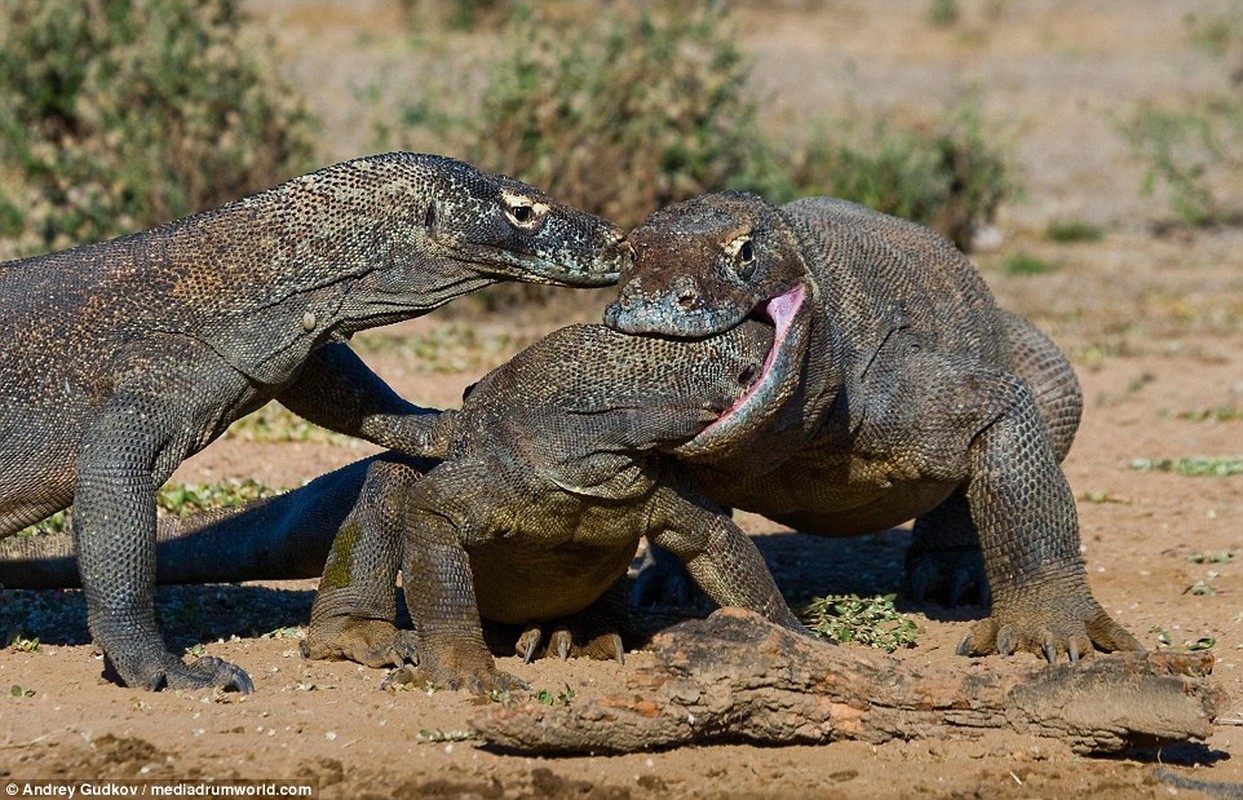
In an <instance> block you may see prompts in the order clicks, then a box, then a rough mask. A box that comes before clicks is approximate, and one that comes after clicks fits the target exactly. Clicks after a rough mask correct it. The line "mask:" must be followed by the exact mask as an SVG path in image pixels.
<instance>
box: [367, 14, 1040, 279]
mask: <svg viewBox="0 0 1243 800" xmlns="http://www.w3.org/2000/svg"><path fill="white" fill-rule="evenodd" d="M620 5H621V4H616V5H610V6H607V7H606V8H604V9H600V8H596V7H586V6H580V5H576V6H574V8H577V9H578V10H579V12H580V13H577V14H575V13H572V11H567V5H562V4H546V5H545V6H544V7H541V8H540V9H538V10H537V9H534V8H530V7H528V8H525V9H523V10H521V11H516V10H512V9H511V11H510V13H509V14H508V15H506V16H505V18H504V20H503V21H502V22H501V23H500V30H499V32H498V33H497V35H499V36H501V41H502V44H501V45H500V46H499V47H498V48H497V49H496V53H495V55H494V57H493V58H491V59H490V60H488V61H487V62H486V63H485V64H484V65H483V66H482V67H481V69H480V73H481V74H482V76H483V77H482V83H483V88H482V90H481V92H480V94H479V95H478V96H477V97H476V98H474V99H473V101H470V100H468V101H466V102H463V98H462V96H461V94H462V93H461V89H460V87H455V88H453V89H447V88H445V87H441V88H440V89H429V88H428V86H429V85H430V84H429V85H425V86H424V87H423V93H422V94H421V95H420V96H418V97H416V98H407V99H406V100H404V101H403V103H404V105H403V106H402V110H401V111H399V112H398V114H397V115H396V117H395V118H396V119H400V120H401V121H402V125H401V127H400V128H394V127H393V126H392V125H391V123H388V122H385V123H381V125H380V126H379V130H380V132H381V134H382V136H381V139H382V142H383V146H384V147H385V148H386V149H387V148H389V147H393V146H397V147H405V146H407V144H406V143H408V142H411V141H419V140H418V139H417V136H418V135H419V131H417V130H416V129H417V128H419V127H420V126H426V127H428V128H432V127H434V128H435V135H436V136H437V138H438V139H439V140H440V141H444V142H457V143H460V147H461V150H462V152H461V154H462V155H463V156H464V157H465V158H467V159H468V160H471V161H474V162H476V163H478V164H479V165H480V166H482V167H484V168H485V169H491V170H496V171H499V172H505V173H508V174H511V175H515V176H516V177H519V178H521V179H523V180H526V181H528V182H530V183H533V184H535V185H537V186H540V187H541V188H544V189H546V190H548V191H549V192H550V193H552V194H553V195H554V196H556V197H557V198H558V199H560V200H563V201H565V202H568V203H571V204H574V205H577V206H579V207H581V208H584V209H587V210H589V211H592V212H593V213H596V214H600V215H602V216H606V217H609V218H610V219H612V220H614V221H615V222H617V223H618V224H619V225H622V226H625V227H630V226H634V225H636V224H638V223H639V222H641V221H642V220H643V219H644V218H645V217H646V216H647V215H648V214H649V213H651V212H652V211H654V210H655V209H657V208H659V207H661V206H663V205H667V204H669V203H674V202H677V201H679V200H683V199H686V198H689V197H692V196H694V195H697V194H701V193H704V192H711V191H717V190H720V189H725V188H731V189H748V190H751V191H755V192H758V193H760V194H762V195H764V196H765V197H767V198H768V199H769V200H771V201H773V202H775V203H781V202H785V201H788V200H792V199H794V198H795V197H799V196H805V195H809V194H829V195H835V196H838V197H843V198H846V199H849V200H855V201H857V202H860V203H863V204H865V205H869V206H872V207H873V208H876V209H878V210H880V211H884V212H887V213H891V214H895V215H897V216H902V217H906V218H909V219H913V220H915V221H917V222H920V223H923V224H926V225H929V226H931V227H933V228H936V229H937V230H939V231H941V232H942V233H943V234H945V235H946V236H948V237H950V238H952V239H953V240H954V241H955V242H956V243H957V244H958V245H959V246H960V247H963V248H964V249H966V248H968V247H969V246H970V242H971V239H972V236H973V234H974V233H975V231H976V230H978V229H979V228H980V227H982V226H983V225H985V224H987V223H988V222H990V221H991V220H992V218H993V215H994V213H995V212H996V209H997V207H998V205H999V204H1000V203H1001V202H1003V201H1004V200H1005V199H1006V198H1007V197H1008V196H1009V195H1010V194H1011V192H1012V191H1013V190H1014V188H1015V185H1014V181H1013V179H1012V178H1011V177H1010V176H1009V175H1008V173H1007V164H1006V160H1005V158H1004V157H1003V154H1002V153H1001V152H1000V150H999V149H998V148H997V147H996V146H994V145H992V144H990V143H989V142H988V141H987V140H986V137H985V135H984V129H983V125H982V123H981V121H980V117H979V113H978V108H977V105H976V104H975V103H974V101H973V100H968V101H966V102H964V103H963V104H962V105H961V106H960V107H959V108H957V109H955V110H953V111H952V112H951V113H949V114H947V115H945V117H944V118H943V119H939V120H936V121H934V122H931V123H930V124H927V125H924V126H911V127H909V128H903V129H895V128H893V127H891V126H889V125H887V124H885V123H881V122H877V123H875V124H874V125H872V126H871V127H867V126H866V124H865V125H863V126H861V125H859V124H857V116H856V114H855V113H853V112H851V111H845V110H844V111H843V112H842V116H841V118H839V119H832V118H830V119H820V120H819V123H817V122H816V121H815V120H816V117H815V116H814V115H812V114H804V115H801V118H802V119H804V120H805V121H806V122H805V126H806V127H807V128H811V127H812V126H814V125H817V124H818V128H817V130H816V131H814V132H809V130H798V131H789V135H779V134H777V133H775V132H773V131H772V130H769V129H765V128H763V127H761V125H760V124H759V120H760V118H761V111H762V110H763V109H764V108H765V107H766V106H767V105H770V103H769V101H768V99H767V98H763V97H760V96H758V95H757V94H756V93H755V92H754V91H753V90H752V88H751V87H750V85H749V78H750V72H751V64H750V61H749V60H748V58H747V57H746V56H745V54H744V53H743V51H742V49H741V47H740V46H739V45H738V44H737V36H736V32H735V31H734V30H733V26H732V24H731V22H730V19H729V15H728V12H727V10H726V7H725V5H723V4H720V3H705V4H689V3H676V2H652V3H645V4H635V5H634V6H626V7H624V8H623V7H620ZM583 10H586V11H590V12H591V15H590V16H585V15H584V14H583V13H581V12H582V11H583ZM450 107H452V108H455V109H456V111H455V112H454V113H453V114H445V113H444V110H445V109H446V108H450ZM865 128H866V129H865ZM826 131H832V134H831V135H830V134H828V133H826ZM856 132H857V133H858V134H859V135H854V134H855V133H856ZM509 291H515V290H509ZM523 293H525V294H530V293H531V292H530V291H524V292H523ZM536 294H538V292H536Z"/></svg>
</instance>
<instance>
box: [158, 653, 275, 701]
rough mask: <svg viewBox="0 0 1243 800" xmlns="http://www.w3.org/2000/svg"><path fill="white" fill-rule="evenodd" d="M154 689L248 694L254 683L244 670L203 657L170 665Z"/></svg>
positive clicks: (222, 661)
mask: <svg viewBox="0 0 1243 800" xmlns="http://www.w3.org/2000/svg"><path fill="white" fill-rule="evenodd" d="M157 680H158V683H157V685H156V687H154V688H158V687H159V686H166V687H168V688H169V689H206V688H208V687H211V688H216V689H223V690H224V691H226V692H238V693H240V694H250V693H251V692H253V691H254V690H255V684H254V681H252V680H251V679H250V676H249V675H247V674H246V670H244V669H242V668H241V667H239V666H237V665H236V664H231V663H229V662H228V661H225V660H224V659H222V658H216V657H215V656H203V657H202V658H199V659H198V660H196V661H193V662H191V663H189V664H177V665H170V666H169V667H168V668H166V669H165V671H164V673H163V675H161V676H159V678H158V679H157Z"/></svg>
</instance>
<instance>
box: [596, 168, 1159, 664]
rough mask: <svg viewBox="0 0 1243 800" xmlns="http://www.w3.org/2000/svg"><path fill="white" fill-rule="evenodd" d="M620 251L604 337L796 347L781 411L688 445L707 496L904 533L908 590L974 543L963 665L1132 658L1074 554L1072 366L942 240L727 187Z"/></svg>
mask: <svg viewBox="0 0 1243 800" xmlns="http://www.w3.org/2000/svg"><path fill="white" fill-rule="evenodd" d="M630 239H631V243H632V244H633V246H634V247H635V251H636V260H635V262H634V268H633V270H632V271H629V272H625V273H623V276H622V285H621V289H620V292H619V296H618V298H617V300H615V301H614V302H613V303H612V304H611V305H610V306H609V307H608V308H607V309H606V312H605V322H606V324H608V325H609V326H610V327H613V328H616V329H618V330H623V331H627V332H631V333H655V334H662V335H671V336H683V337H700V336H707V335H710V334H716V333H719V332H721V331H724V330H728V329H729V328H731V327H732V326H734V325H737V324H738V323H739V322H741V321H742V320H745V319H747V318H748V317H752V316H767V317H770V318H772V320H773V321H774V322H776V324H777V329H778V331H787V330H788V331H794V332H799V333H800V335H801V338H800V339H798V340H797V341H799V342H800V346H803V347H805V352H804V353H803V355H802V357H801V359H787V361H786V363H789V364H792V365H793V368H792V369H791V370H790V371H789V372H788V373H787V374H785V375H779V374H777V370H773V371H772V374H770V375H769V376H768V377H767V379H766V380H773V381H781V380H785V381H787V382H789V383H791V384H794V385H795V386H796V391H792V392H788V393H786V394H784V395H783V396H784V397H786V398H788V399H787V400H785V401H784V407H783V408H782V409H781V410H780V412H779V413H777V414H772V413H771V409H770V410H769V411H768V412H766V413H764V414H754V413H751V414H748V413H736V414H734V415H733V416H732V417H731V419H730V420H728V421H722V422H721V423H718V424H717V425H715V426H713V430H712V431H710V432H708V433H705V434H704V435H702V436H700V437H698V438H697V439H696V440H695V441H694V442H692V443H691V444H689V445H687V446H686V447H684V448H682V449H680V450H679V458H680V459H681V460H682V461H684V462H686V463H687V464H688V465H689V473H690V475H691V477H692V480H693V481H694V483H695V484H696V485H697V486H699V487H700V488H701V489H702V490H703V491H704V493H705V494H706V495H707V496H709V497H711V498H712V499H713V500H715V501H716V502H718V503H721V504H722V505H724V506H732V507H735V508H741V509H746V510H749V511H753V512H757V513H760V514H763V515H765V516H767V517H770V518H772V519H774V520H777V521H780V522H782V523H784V524H788V525H791V526H793V527H795V528H797V529H799V530H803V531H807V532H811V533H817V534H821V535H827V536H845V535H853V534H858V533H865V532H869V531H877V530H883V529H885V528H887V527H890V526H892V525H896V524H899V523H902V522H904V521H906V520H909V519H912V518H915V519H916V522H915V538H914V542H913V545H912V553H911V554H909V555H908V581H909V584H908V585H909V586H911V587H913V589H914V594H916V595H917V596H918V595H922V594H923V593H924V591H925V590H926V589H927V587H928V585H929V584H930V582H931V581H930V574H931V573H933V572H934V571H935V568H936V563H937V561H938V558H939V556H941V555H942V554H944V553H946V552H949V553H951V554H952V553H957V554H962V553H964V552H967V553H968V554H969V552H970V550H971V549H975V552H976V555H975V559H976V563H977V564H978V561H979V549H978V548H979V547H981V546H982V550H983V569H984V572H985V573H986V576H987V585H988V588H989V589H990V590H991V600H992V613H991V616H990V617H989V618H986V619H984V620H981V621H980V622H978V623H976V624H975V625H974V626H973V627H972V628H971V629H970V631H969V632H968V633H967V635H966V637H965V638H964V639H963V641H962V643H961V645H960V646H959V652H960V653H961V654H987V653H993V652H1001V653H1003V654H1007V655H1008V654H1010V653H1013V652H1015V651H1017V650H1025V651H1030V652H1034V653H1037V654H1043V655H1044V656H1045V657H1046V658H1048V659H1049V660H1050V661H1053V660H1055V659H1056V658H1057V656H1058V655H1059V654H1062V653H1065V654H1067V655H1068V657H1069V658H1070V659H1071V660H1074V659H1076V658H1078V657H1080V656H1082V655H1086V654H1089V653H1091V652H1092V648H1093V646H1095V647H1097V648H1100V649H1102V650H1131V649H1140V645H1139V643H1138V641H1137V640H1136V639H1135V638H1134V637H1133V636H1132V635H1131V634H1129V633H1128V632H1127V631H1126V630H1124V629H1123V628H1122V627H1120V626H1119V625H1118V624H1116V623H1115V622H1114V621H1113V620H1112V619H1110V617H1109V616H1108V614H1107V613H1106V612H1105V611H1104V609H1102V608H1101V606H1100V605H1099V604H1098V603H1097V602H1096V600H1095V599H1094V598H1093V597H1092V594H1091V592H1090V590H1089V588H1088V583H1087V576H1086V571H1085V569H1084V566H1083V559H1082V557H1081V555H1080V552H1079V531H1078V521H1077V516H1076V510H1075V503H1074V497H1073V496H1072V494H1071V491H1070V488H1069V486H1068V484H1067V482H1066V478H1065V476H1064V475H1063V474H1062V471H1061V468H1060V466H1059V461H1060V459H1061V458H1062V457H1063V456H1064V455H1065V454H1066V452H1067V450H1068V449H1069V447H1070V443H1071V440H1072V439H1073V438H1074V433H1075V430H1076V428H1077V426H1078V422H1079V415H1080V410H1081V405H1082V404H1081V398H1080V393H1079V387H1078V383H1077V381H1076V379H1075V376H1074V372H1073V370H1072V368H1071V366H1070V364H1069V363H1068V362H1067V361H1066V359H1065V358H1064V357H1063V356H1062V354H1061V353H1060V352H1059V351H1058V350H1057V348H1056V346H1054V345H1053V344H1052V342H1050V341H1049V340H1048V339H1047V338H1046V337H1045V336H1044V335H1043V334H1041V333H1040V332H1039V331H1037V330H1036V329H1035V328H1034V327H1032V326H1031V325H1029V324H1028V323H1027V322H1025V321H1024V320H1022V319H1020V318H1019V317H1017V316H1015V315H1013V314H1010V313H1007V312H1005V311H1002V310H1001V309H999V308H998V307H997V305H996V304H995V302H994V300H993V298H992V295H991V294H990V292H989V291H988V288H987V287H986V286H985V284H984V282H983V280H982V279H981V278H980V276H979V274H978V273H977V272H976V271H975V269H974V268H973V267H972V266H971V264H970V262H968V261H967V259H966V258H965V257H963V255H962V254H961V253H959V252H958V251H957V250H955V249H954V248H953V247H952V246H951V245H950V244H949V243H948V242H946V241H945V240H944V239H942V238H941V237H940V236H938V235H936V234H935V233H933V232H932V231H929V230H927V229H925V228H923V227H921V226H919V225H915V224H913V223H910V222H906V221H903V220H899V219H896V218H894V217H890V216H887V215H884V214H880V213H877V212H875V211H873V210H871V209H868V208H864V207H862V206H859V205H855V204H853V203H848V202H845V201H841V200H834V199H830V198H823V197H819V198H807V199H803V200H798V201H795V202H793V203H789V204H787V205H784V206H782V207H780V208H776V207H774V206H772V205H771V204H769V203H767V202H765V201H764V200H762V199H761V198H759V197H756V196H754V195H748V194H743V193H732V192H731V193H722V194H715V195H706V196H703V197H700V198H696V199H694V200H690V201H687V202H685V203H681V204H678V205H674V206H670V207H668V208H665V209H663V210H660V211H658V212H656V213H655V214H653V215H652V216H651V217H650V218H649V219H648V220H647V221H646V222H645V223H644V224H643V225H641V226H640V227H639V228H638V229H636V230H635V231H633V232H632V233H631V236H630ZM783 347H785V345H783V344H782V343H781V342H778V345H777V348H776V349H777V352H778V353H780V352H782V349H783ZM753 410H755V409H753ZM743 440H749V445H742V444H740V442H741V441H743ZM977 542H978V545H977ZM964 574H969V573H964V572H962V571H959V572H958V573H957V575H958V577H956V578H952V580H951V583H952V584H957V587H956V588H954V589H953V590H952V591H951V594H952V595H956V594H959V593H960V592H961V589H962V582H963V581H962V576H963V575H964Z"/></svg>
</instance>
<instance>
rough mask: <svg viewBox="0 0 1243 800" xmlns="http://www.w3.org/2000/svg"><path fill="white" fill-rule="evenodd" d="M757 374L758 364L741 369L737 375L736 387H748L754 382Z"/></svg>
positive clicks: (758, 370) (758, 371)
mask: <svg viewBox="0 0 1243 800" xmlns="http://www.w3.org/2000/svg"><path fill="white" fill-rule="evenodd" d="M759 374H760V365H759V364H748V365H747V366H746V367H744V368H743V370H742V372H740V373H738V385H739V386H750V385H751V384H752V383H754V382H755V379H756V377H757V376H758V375H759Z"/></svg>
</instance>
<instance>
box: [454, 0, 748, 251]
mask: <svg viewBox="0 0 1243 800" xmlns="http://www.w3.org/2000/svg"><path fill="white" fill-rule="evenodd" d="M748 73H749V66H748V64H747V62H746V60H745V59H744V57H743V55H742V52H741V50H740V49H739V48H738V46H737V44H736V43H735V39H734V37H733V35H732V32H731V31H730V30H729V26H728V23H727V19H726V14H725V11H724V7H723V6H722V5H720V4H717V3H706V4H689V3H688V4H674V3H664V4H656V5H653V6H651V7H648V8H643V9H641V10H634V9H633V7H631V8H630V9H622V8H618V7H616V6H610V7H608V8H607V9H605V10H603V11H601V12H599V13H596V14H594V15H593V16H592V17H591V18H589V19H576V18H573V17H566V16H564V15H563V16H560V17H558V16H554V15H551V14H545V13H541V12H540V11H538V10H535V9H534V8H532V9H531V10H530V11H529V12H528V13H524V14H516V15H514V22H513V24H511V25H510V26H508V28H507V30H506V33H505V45H504V46H503V48H502V53H501V54H500V55H499V56H498V57H497V58H496V59H495V60H494V61H493V62H492V64H491V65H490V67H489V68H488V72H487V78H486V88H485V90H484V93H483V97H482V100H481V103H480V105H479V108H478V110H477V113H476V114H474V115H473V116H474V118H475V120H477V124H478V127H477V128H476V129H475V135H474V137H473V142H472V143H471V144H470V145H469V146H468V148H467V157H468V158H469V159H470V160H472V161H475V162H476V163H479V164H480V165H481V166H483V167H485V168H488V169H495V170H499V171H502V172H508V173H510V174H517V175H519V176H521V177H522V178H523V179H524V180H526V181H529V182H531V183H533V184H535V185H538V186H540V187H541V188H544V189H546V190H548V191H549V192H551V193H552V194H553V195H554V196H556V197H557V198H558V199H560V200H563V201H565V202H568V203H571V204H573V205H577V206H580V207H582V208H584V209H587V210H589V211H592V212H594V213H597V214H601V215H603V216H606V217H609V218H610V219H612V220H614V221H615V222H617V223H618V224H620V225H623V226H632V225H635V224H637V223H638V222H640V221H642V220H643V218H644V217H646V216H647V214H649V213H650V212H651V211H653V210H655V209H656V208H658V207H660V206H662V205H666V204H668V203H672V202H676V201H678V200H682V199H685V198H688V197H691V196H694V195H696V194H700V193H703V192H707V191H712V190H713V189H717V188H720V187H722V186H725V185H727V184H730V183H733V182H736V180H737V179H738V178H739V177H740V176H745V175H746V173H747V170H748V166H749V164H751V163H752V156H753V154H754V152H755V150H756V148H757V147H760V146H762V137H761V136H760V134H759V132H758V129H757V127H756V124H755V118H756V108H757V104H756V101H755V99H754V98H753V97H752V96H751V95H750V94H749V93H748V92H747V91H746V82H747V77H748Z"/></svg>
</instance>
